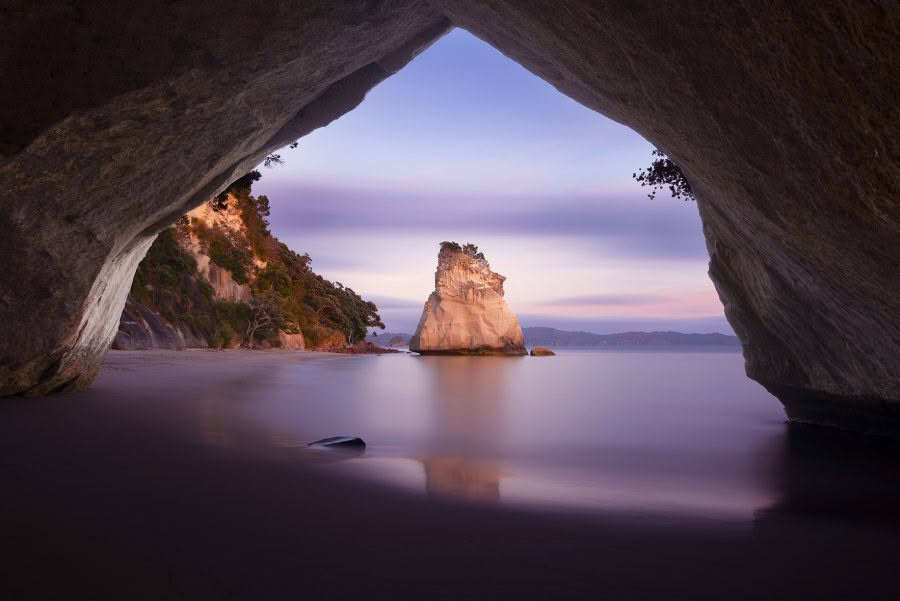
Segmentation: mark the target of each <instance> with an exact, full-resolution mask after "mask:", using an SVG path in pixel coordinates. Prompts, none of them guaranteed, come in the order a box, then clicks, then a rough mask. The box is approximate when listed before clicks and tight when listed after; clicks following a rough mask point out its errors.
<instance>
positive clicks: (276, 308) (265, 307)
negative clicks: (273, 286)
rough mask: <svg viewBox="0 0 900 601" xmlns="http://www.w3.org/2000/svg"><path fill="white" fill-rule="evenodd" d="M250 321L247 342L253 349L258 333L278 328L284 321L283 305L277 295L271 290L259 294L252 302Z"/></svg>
mask: <svg viewBox="0 0 900 601" xmlns="http://www.w3.org/2000/svg"><path fill="white" fill-rule="evenodd" d="M250 310H251V314H250V319H249V320H248V322H247V333H246V340H247V345H248V346H250V347H251V348H252V347H253V345H254V337H255V336H256V334H257V332H263V333H264V332H265V331H266V330H269V329H272V328H278V327H279V326H280V325H281V322H282V321H283V317H282V314H281V304H280V303H279V300H278V297H277V295H276V294H275V293H274V292H272V291H271V290H269V291H266V292H263V293H262V294H257V295H255V296H254V297H253V299H252V300H251V301H250Z"/></svg>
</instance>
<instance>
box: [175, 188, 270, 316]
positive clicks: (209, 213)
mask: <svg viewBox="0 0 900 601" xmlns="http://www.w3.org/2000/svg"><path fill="white" fill-rule="evenodd" d="M186 217H187V218H188V219H197V220H199V221H201V222H203V223H204V224H205V225H206V226H207V227H210V228H213V227H217V226H219V227H224V228H226V229H230V230H233V231H235V232H241V233H242V234H246V232H247V228H246V226H245V225H244V221H243V219H241V215H240V210H239V209H237V207H235V206H234V202H232V203H230V204H229V205H228V207H227V208H226V209H224V210H222V211H214V210H213V209H212V208H211V207H210V205H209V203H208V202H204V203H203V204H201V205H200V206H199V207H197V208H195V209H193V210H191V211H189V212H188V213H187V215H186ZM245 237H246V236H245ZM185 248H186V249H187V251H188V252H190V253H191V255H193V257H194V260H195V261H197V273H199V274H200V275H201V276H203V277H204V278H206V281H208V282H209V283H210V285H211V286H212V287H213V294H215V296H216V298H219V299H222V300H227V301H232V302H243V303H249V302H250V299H251V298H252V297H253V293H252V291H251V290H250V285H249V284H239V283H237V282H235V281H234V277H232V274H231V272H230V271H228V270H227V269H225V268H223V267H220V266H219V265H216V264H215V263H213V262H212V261H211V260H210V258H209V255H207V254H206V253H205V252H204V251H203V246H202V244H201V243H200V240H199V239H198V238H197V236H196V235H195V234H193V233H192V234H191V235H190V238H189V240H188V243H187V245H186V247H185ZM254 260H255V262H256V265H257V267H260V268H263V267H265V266H266V264H265V263H264V262H262V261H259V259H258V258H257V257H256V256H255V255H254Z"/></svg>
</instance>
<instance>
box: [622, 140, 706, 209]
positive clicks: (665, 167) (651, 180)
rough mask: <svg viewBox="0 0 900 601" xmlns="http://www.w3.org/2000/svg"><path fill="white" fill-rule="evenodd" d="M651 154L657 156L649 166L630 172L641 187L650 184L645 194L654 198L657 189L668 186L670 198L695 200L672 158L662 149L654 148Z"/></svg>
mask: <svg viewBox="0 0 900 601" xmlns="http://www.w3.org/2000/svg"><path fill="white" fill-rule="evenodd" d="M651 154H652V155H653V156H657V157H659V158H658V159H654V161H653V162H652V163H650V168H649V169H646V170H645V169H641V170H640V172H638V173H632V174H631V177H633V178H634V179H635V180H636V181H638V182H640V184H641V186H642V187H643V186H650V193H649V194H647V197H648V198H650V199H651V200H653V199H654V198H656V192H657V190H660V189H662V188H664V187H666V186H668V187H669V191H670V192H671V193H672V198H684V200H696V199H695V198H694V191H693V190H692V189H691V184H690V182H689V181H688V180H687V178H686V177H685V176H684V173H683V172H682V171H681V169H680V168H679V167H678V165H676V164H675V163H673V162H672V159H670V158H669V157H668V155H666V153H664V152H663V151H662V150H658V149H654V150H653V152H652V153H651Z"/></svg>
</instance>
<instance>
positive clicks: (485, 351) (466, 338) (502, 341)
mask: <svg viewBox="0 0 900 601" xmlns="http://www.w3.org/2000/svg"><path fill="white" fill-rule="evenodd" d="M505 280H506V278H505V277H503V276H502V275H500V274H499V273H495V272H493V271H491V267H490V265H489V264H488V262H487V260H486V259H485V258H484V255H483V254H481V253H479V252H478V248H477V247H475V246H473V245H468V244H467V245H466V247H465V249H464V248H462V247H460V246H459V245H458V244H456V243H454V242H443V243H441V251H440V253H438V267H437V271H436V272H435V274H434V288H435V290H434V292H432V293H431V296H429V297H428V300H427V301H425V308H424V309H422V317H421V318H420V319H419V325H418V327H417V328H416V333H415V334H413V336H412V338H410V339H409V349H410V350H411V351H415V352H418V353H422V354H445V355H498V354H499V355H525V354H526V353H527V351H526V350H525V339H524V337H523V336H522V328H520V327H519V321H518V320H517V319H516V316H515V315H514V314H513V313H512V311H510V310H509V307H508V306H507V305H506V301H505V300H503V282H504V281H505Z"/></svg>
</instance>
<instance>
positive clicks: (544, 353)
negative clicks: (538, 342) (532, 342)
mask: <svg viewBox="0 0 900 601" xmlns="http://www.w3.org/2000/svg"><path fill="white" fill-rule="evenodd" d="M555 355H556V353H554V352H553V351H551V350H550V349H548V348H547V347H544V346H536V347H534V348H533V349H531V356H532V357H553V356H555Z"/></svg>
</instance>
